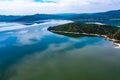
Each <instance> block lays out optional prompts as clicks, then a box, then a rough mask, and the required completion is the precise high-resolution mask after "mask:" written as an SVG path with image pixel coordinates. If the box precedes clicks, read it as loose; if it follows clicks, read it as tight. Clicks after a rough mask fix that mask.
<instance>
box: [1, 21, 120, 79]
mask: <svg viewBox="0 0 120 80" xmlns="http://www.w3.org/2000/svg"><path fill="white" fill-rule="evenodd" d="M64 23H69V21H62V20H52V21H47V22H45V23H40V24H32V25H24V24H19V23H1V25H0V31H1V32H0V80H120V62H119V61H120V49H117V48H114V47H115V45H113V44H112V42H110V41H108V40H105V39H104V38H102V37H95V36H83V35H79V36H76V35H71V34H67V35H63V34H62V35H60V34H55V33H51V32H49V31H47V28H48V27H49V26H54V25H59V24H64ZM12 26H14V28H12ZM4 27H7V28H4Z"/></svg>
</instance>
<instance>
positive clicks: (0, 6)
mask: <svg viewBox="0 0 120 80" xmlns="http://www.w3.org/2000/svg"><path fill="white" fill-rule="evenodd" d="M117 9H120V0H0V15H32V14H36V13H40V14H56V13H94V12H104V11H109V10H117Z"/></svg>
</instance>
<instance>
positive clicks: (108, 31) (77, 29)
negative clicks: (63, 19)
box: [48, 22, 120, 41]
mask: <svg viewBox="0 0 120 80" xmlns="http://www.w3.org/2000/svg"><path fill="white" fill-rule="evenodd" d="M48 30H49V31H52V32H59V33H73V34H84V35H96V36H103V37H105V38H110V39H114V40H115V41H120V28H119V27H116V26H111V25H102V24H85V23H80V22H74V23H68V24H64V25H59V26H54V27H49V28H48Z"/></svg>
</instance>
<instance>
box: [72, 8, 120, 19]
mask: <svg viewBox="0 0 120 80" xmlns="http://www.w3.org/2000/svg"><path fill="white" fill-rule="evenodd" d="M72 19H91V20H92V19H93V20H94V19H95V20H110V19H116V20H117V19H119V20H120V10H114V11H108V12H101V13H93V14H79V16H77V17H76V16H73V18H72Z"/></svg>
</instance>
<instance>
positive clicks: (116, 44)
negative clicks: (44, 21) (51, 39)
mask: <svg viewBox="0 0 120 80" xmlns="http://www.w3.org/2000/svg"><path fill="white" fill-rule="evenodd" d="M49 31H51V32H56V33H66V34H67V33H68V34H82V35H88V36H98V37H103V38H105V39H106V40H109V41H112V43H113V44H114V45H115V48H120V43H118V41H119V40H116V39H112V38H109V37H108V36H107V35H99V34H89V33H79V32H67V31H55V30H49Z"/></svg>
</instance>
